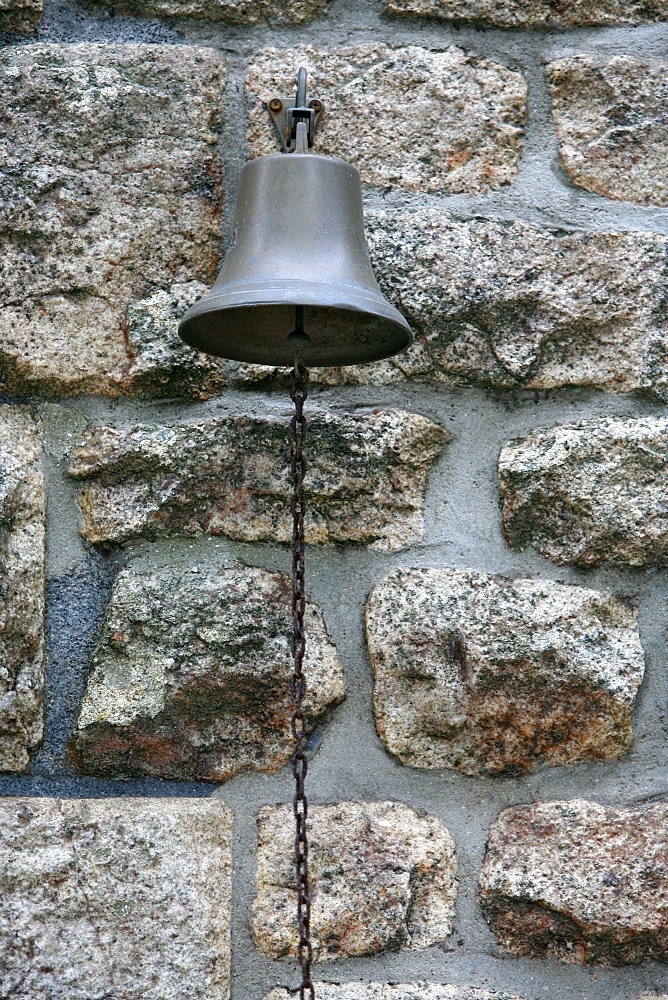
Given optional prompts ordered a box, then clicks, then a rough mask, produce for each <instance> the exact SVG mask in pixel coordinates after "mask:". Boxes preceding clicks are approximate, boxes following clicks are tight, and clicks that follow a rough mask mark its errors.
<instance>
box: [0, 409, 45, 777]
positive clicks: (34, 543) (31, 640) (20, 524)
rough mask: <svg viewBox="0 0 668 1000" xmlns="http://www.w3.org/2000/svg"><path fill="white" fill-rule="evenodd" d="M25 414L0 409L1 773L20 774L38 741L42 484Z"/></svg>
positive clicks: (34, 435)
mask: <svg viewBox="0 0 668 1000" xmlns="http://www.w3.org/2000/svg"><path fill="white" fill-rule="evenodd" d="M41 453H42V446H41V441H40V436H39V432H38V430H37V426H36V424H35V422H34V420H33V419H32V417H31V416H30V412H29V411H28V410H27V409H24V408H22V407H16V406H0V566H1V567H2V573H1V575H0V771H23V770H25V768H26V767H27V766H28V763H29V753H30V750H31V748H32V747H34V746H36V745H37V744H38V743H39V741H40V740H41V738H42V701H43V687H44V519H45V497H44V480H43V476H42V471H41V468H40V464H39V463H40V459H41Z"/></svg>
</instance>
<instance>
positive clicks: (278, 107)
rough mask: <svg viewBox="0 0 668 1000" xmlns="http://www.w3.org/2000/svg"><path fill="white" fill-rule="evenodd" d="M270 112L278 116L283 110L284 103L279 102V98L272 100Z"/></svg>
mask: <svg viewBox="0 0 668 1000" xmlns="http://www.w3.org/2000/svg"><path fill="white" fill-rule="evenodd" d="M269 110H270V111H273V112H274V114H275V115H276V114H278V112H279V111H282V110H283V101H281V100H279V99H278V97H274V98H272V100H271V101H269Z"/></svg>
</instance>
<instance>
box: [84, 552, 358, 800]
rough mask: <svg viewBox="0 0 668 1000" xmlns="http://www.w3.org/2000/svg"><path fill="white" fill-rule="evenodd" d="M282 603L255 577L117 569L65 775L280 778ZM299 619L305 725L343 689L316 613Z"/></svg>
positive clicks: (285, 646) (285, 600)
mask: <svg viewBox="0 0 668 1000" xmlns="http://www.w3.org/2000/svg"><path fill="white" fill-rule="evenodd" d="M290 595H291V590H290V584H289V580H288V578H287V577H286V576H284V575H283V574H280V573H269V572H267V571H266V570H263V569H249V568H246V567H238V568H233V569H224V570H218V571H215V572H211V571H209V572H201V571H199V570H198V571H197V572H186V573H183V572H182V571H178V570H174V569H162V570H159V571H155V572H137V571H134V570H132V569H126V570H123V571H122V572H121V573H120V574H119V576H118V578H117V580H116V583H115V585H114V591H113V595H112V598H111V601H110V604H109V607H108V609H107V612H106V616H105V621H104V625H103V628H102V634H101V637H100V641H99V643H98V647H97V651H96V653H95V656H94V658H93V663H92V670H91V673H90V676H89V678H88V686H87V689H86V694H85V696H84V699H83V702H82V705H81V711H80V714H79V719H78V722H77V727H76V729H75V733H74V736H73V738H72V752H71V759H72V761H73V762H74V763H75V765H76V766H77V769H78V770H80V771H83V772H84V773H86V774H96V775H102V776H106V777H137V776H141V775H154V776H158V777H161V778H177V779H179V778H182V779H191V780H200V781H201V780H206V781H224V780H226V779H227V778H230V777H232V775H234V774H237V773H238V772H239V771H245V770H258V771H275V770H278V768H280V767H282V766H283V765H284V764H285V763H286V761H287V760H288V758H289V757H290V755H291V754H292V752H293V751H294V745H293V740H292V736H291V732H290V718H291V713H292V709H293V705H292V696H291V694H290V678H291V676H292V664H291V656H290V638H291V627H292V626H291V615H290ZM306 608H307V610H306V618H307V628H308V643H307V647H306V659H305V664H304V671H305V674H306V680H307V696H306V702H305V705H306V713H307V716H308V719H309V722H310V724H311V725H312V726H313V725H315V723H316V722H317V721H318V720H319V719H321V718H322V716H323V715H324V713H325V712H326V711H327V710H328V709H330V708H332V706H333V705H335V704H337V703H338V702H340V701H341V700H342V699H343V696H344V690H345V689H344V680H343V672H342V670H341V666H340V664H339V662H338V660H337V658H336V649H335V647H334V645H333V643H332V642H331V641H330V639H329V638H328V636H327V632H326V629H325V624H324V622H323V619H322V614H321V612H320V611H319V610H318V609H317V608H316V607H314V606H313V605H312V604H311V603H310V602H309V603H307V606H306Z"/></svg>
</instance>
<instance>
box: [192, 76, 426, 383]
mask: <svg viewBox="0 0 668 1000" xmlns="http://www.w3.org/2000/svg"><path fill="white" fill-rule="evenodd" d="M269 108H270V111H271V112H272V117H273V118H274V122H275V124H276V125H277V128H278V129H279V134H280V135H281V139H282V142H283V147H284V150H285V151H286V152H288V153H289V155H283V154H280V153H279V154H277V155H275V156H263V157H260V158H258V159H256V160H252V161H251V162H250V163H247V164H246V166H245V167H244V168H243V170H242V173H241V178H240V182H239V194H238V197H237V205H236V215H235V221H234V230H233V234H232V239H231V242H230V246H229V249H228V251H227V255H226V257H225V262H224V264H223V268H222V270H221V272H220V274H219V275H218V279H217V281H216V283H215V285H214V286H213V288H212V289H211V291H210V292H209V293H208V294H207V295H205V296H204V297H203V298H202V299H200V300H199V302H196V303H195V304H194V305H193V306H191V307H190V309H188V311H187V312H186V314H185V316H184V317H183V319H182V320H181V324H180V326H179V335H180V336H181V338H182V339H183V340H185V342H186V343H187V344H190V345H191V347H195V348H197V350H199V351H204V352H206V353H207V354H214V355H217V356H218V357H223V358H230V359H232V360H234V361H246V362H253V363H255V364H263V365H285V366H292V365H293V364H294V362H295V355H296V350H297V349H298V351H299V361H300V363H301V364H303V365H306V367H312V366H323V365H354V364H362V363H363V362H367V361H378V360H379V359H380V358H386V357H389V356H390V355H392V354H396V353H397V352H399V351H402V350H404V348H406V347H408V345H409V344H410V343H411V342H412V334H411V330H410V327H409V325H408V323H407V322H406V320H405V319H404V318H403V316H402V315H401V313H400V312H399V311H398V310H397V309H395V307H394V306H393V305H391V304H390V303H389V302H388V301H387V299H386V298H385V297H384V296H383V295H382V294H381V291H380V289H379V287H378V284H377V282H376V279H375V277H374V274H373V270H372V268H371V261H370V260H369V251H368V248H367V243H366V238H365V235H364V217H363V209H362V185H361V182H360V175H359V173H358V172H357V170H356V169H355V168H354V167H352V166H351V165H350V164H349V163H346V162H345V160H340V159H339V158H338V157H335V156H320V155H318V154H315V153H310V152H309V151H308V150H309V146H310V145H312V143H313V136H314V134H315V128H316V126H317V119H318V118H319V117H320V112H321V110H322V104H321V102H319V101H311V102H310V105H307V104H306V71H305V70H300V72H299V83H298V89H297V97H296V100H294V101H292V102H290V101H287V100H286V101H282V100H280V99H278V98H275V99H274V100H273V101H271V103H270V105H269ZM279 112H280V113H279ZM280 121H282V122H284V123H285V132H283V128H282V126H281V125H280V124H279V122H280Z"/></svg>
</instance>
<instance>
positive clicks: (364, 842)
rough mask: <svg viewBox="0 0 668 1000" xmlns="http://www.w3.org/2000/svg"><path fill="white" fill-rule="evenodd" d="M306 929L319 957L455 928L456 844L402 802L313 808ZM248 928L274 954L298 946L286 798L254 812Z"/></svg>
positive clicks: (409, 942)
mask: <svg viewBox="0 0 668 1000" xmlns="http://www.w3.org/2000/svg"><path fill="white" fill-rule="evenodd" d="M309 827H310V834H309V836H310V853H309V873H310V877H311V900H312V904H311V933H312V936H313V953H314V957H315V959H316V961H321V962H322V961H328V960H330V959H334V958H339V957H341V958H343V957H346V956H351V957H352V956H362V955H375V954H377V953H378V952H380V951H384V950H385V949H388V948H389V949H391V950H393V951H396V950H398V949H401V948H413V949H415V948H427V947H428V946H429V945H431V944H434V943H435V942H437V941H442V940H443V939H444V938H446V937H447V936H448V935H449V934H451V933H452V921H453V916H454V905H455V897H456V893H457V880H456V860H455V848H454V844H453V842H452V838H451V836H450V834H449V833H448V831H447V830H446V829H445V827H443V826H442V825H441V824H440V823H439V822H438V820H437V819H435V818H434V817H433V816H418V814H417V813H416V812H415V811H414V810H413V809H410V808H409V807H408V806H405V805H402V804H401V803H398V802H364V803H361V802H340V803H338V804H337V805H332V806H311V807H310V808H309ZM258 835H259V844H258V859H257V861H258V868H257V891H258V894H257V897H256V900H255V905H254V925H253V927H254V938H255V944H256V946H257V947H258V949H259V950H260V951H261V952H262V953H263V954H264V955H268V956H269V957H270V958H282V957H283V956H285V955H294V954H295V951H296V946H297V935H296V933H295V919H294V905H293V901H294V900H293V897H294V870H293V856H294V816H293V810H292V805H285V806H275V807H268V808H264V809H262V810H261V811H260V815H259V818H258Z"/></svg>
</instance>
